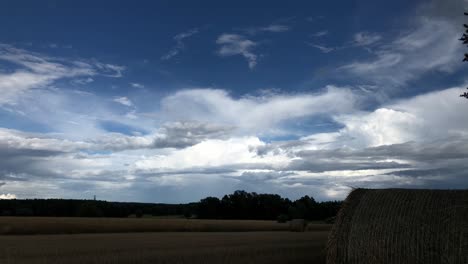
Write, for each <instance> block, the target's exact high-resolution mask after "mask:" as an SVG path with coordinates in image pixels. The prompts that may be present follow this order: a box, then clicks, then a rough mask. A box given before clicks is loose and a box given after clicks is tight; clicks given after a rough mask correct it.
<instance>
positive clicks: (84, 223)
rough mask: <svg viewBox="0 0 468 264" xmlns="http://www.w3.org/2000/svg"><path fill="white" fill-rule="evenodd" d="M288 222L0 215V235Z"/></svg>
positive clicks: (282, 227) (225, 228)
mask: <svg viewBox="0 0 468 264" xmlns="http://www.w3.org/2000/svg"><path fill="white" fill-rule="evenodd" d="M329 229H330V225H328V224H317V223H313V224H309V225H308V227H307V230H308V231H327V230H329ZM287 230H289V225H288V223H277V222H275V221H257V220H200V219H157V218H141V219H136V218H67V217H0V235H28V234H83V233H129V232H252V231H287Z"/></svg>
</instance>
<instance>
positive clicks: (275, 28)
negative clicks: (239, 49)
mask: <svg viewBox="0 0 468 264" xmlns="http://www.w3.org/2000/svg"><path fill="white" fill-rule="evenodd" d="M289 30H291V27H289V26H286V25H283V24H278V23H273V24H270V25H268V26H264V27H249V28H244V29H241V31H244V32H246V33H247V34H250V35H256V34H258V33H261V32H268V33H282V32H286V31H289Z"/></svg>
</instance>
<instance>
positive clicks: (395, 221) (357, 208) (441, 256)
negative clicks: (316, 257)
mask: <svg viewBox="0 0 468 264" xmlns="http://www.w3.org/2000/svg"><path fill="white" fill-rule="evenodd" d="M327 263H328V264H338V263H352V264H354V263H356V264H358V263H359V264H367V263H398V264H404V263H408V264H410V263H411V264H413V263H425V264H435V263H451V264H452V263H453V264H457V263H460V264H466V263H468V190H409V189H381V190H370V189H356V190H354V191H353V192H351V193H350V195H349V196H348V198H346V200H345V202H344V203H343V206H342V208H341V210H340V212H339V213H338V216H337V218H336V221H335V224H334V225H333V228H332V231H331V233H330V236H329V239H328V245H327Z"/></svg>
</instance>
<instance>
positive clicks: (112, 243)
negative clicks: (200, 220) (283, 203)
mask: <svg viewBox="0 0 468 264" xmlns="http://www.w3.org/2000/svg"><path fill="white" fill-rule="evenodd" d="M327 236H328V232H326V231H321V232H303V233H297V232H208V233H207V232H205V233H198V232H185V233H184V232H176V233H173V232H165V233H126V234H77V235H34V236H30V235H24V236H0V245H2V250H0V263H5V264H10V263H11V264H13V263H14V264H23V263H28V264H29V263H32V264H36V263H37V264H39V263H44V264H46V263H47V264H56V263H71V264H74V263H77V264H78V263H80V264H81V263H208V264H209V263H216V264H218V263H255V264H262V263H273V264H274V263H281V264H283V263H316V264H320V263H325V245H326V240H327Z"/></svg>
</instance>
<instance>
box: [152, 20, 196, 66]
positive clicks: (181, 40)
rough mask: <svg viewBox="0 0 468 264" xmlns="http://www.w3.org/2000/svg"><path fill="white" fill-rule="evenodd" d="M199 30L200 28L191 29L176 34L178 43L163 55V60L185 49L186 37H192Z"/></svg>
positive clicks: (175, 37)
mask: <svg viewBox="0 0 468 264" xmlns="http://www.w3.org/2000/svg"><path fill="white" fill-rule="evenodd" d="M198 32H199V29H198V28H193V29H190V30H188V31H186V32H182V33H179V34H177V35H175V36H174V41H175V42H176V45H175V46H174V47H173V48H172V49H171V50H170V51H169V52H168V53H166V54H164V55H163V56H162V57H161V60H169V59H171V58H173V57H174V56H177V55H178V54H179V53H180V52H181V51H182V50H183V49H185V44H184V39H186V38H189V37H192V36H193V35H195V34H197V33H198Z"/></svg>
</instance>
